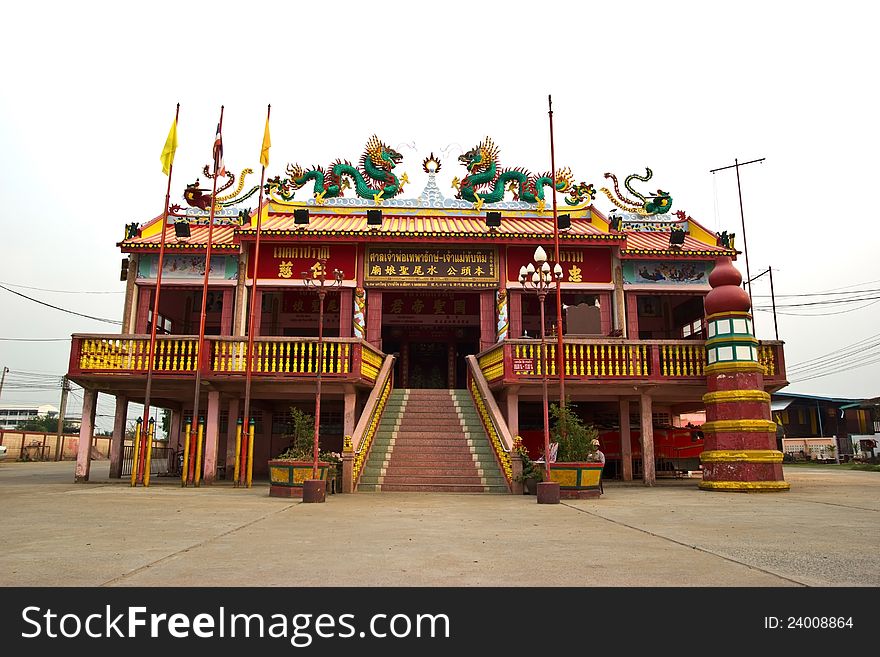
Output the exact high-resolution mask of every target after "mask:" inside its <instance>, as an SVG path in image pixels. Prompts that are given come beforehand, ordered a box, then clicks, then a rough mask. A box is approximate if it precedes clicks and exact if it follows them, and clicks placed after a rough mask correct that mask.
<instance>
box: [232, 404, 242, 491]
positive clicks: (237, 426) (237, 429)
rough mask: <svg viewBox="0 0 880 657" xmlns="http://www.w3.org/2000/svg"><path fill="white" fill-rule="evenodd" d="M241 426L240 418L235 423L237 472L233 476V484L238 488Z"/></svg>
mask: <svg viewBox="0 0 880 657" xmlns="http://www.w3.org/2000/svg"><path fill="white" fill-rule="evenodd" d="M241 425H242V420H241V418H238V419H237V420H236V421H235V472H234V474H233V476H232V482H233V484H235V485H236V486H238V483H239V482H238V480H239V468H240V467H241Z"/></svg>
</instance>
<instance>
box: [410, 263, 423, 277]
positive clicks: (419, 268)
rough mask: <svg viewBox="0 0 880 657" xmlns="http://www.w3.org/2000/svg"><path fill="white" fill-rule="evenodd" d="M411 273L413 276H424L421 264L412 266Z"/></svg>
mask: <svg viewBox="0 0 880 657" xmlns="http://www.w3.org/2000/svg"><path fill="white" fill-rule="evenodd" d="M413 275H414V276H424V275H425V274H424V272H423V271H422V266H421V265H416V266H415V267H413Z"/></svg>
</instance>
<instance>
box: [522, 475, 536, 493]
mask: <svg viewBox="0 0 880 657" xmlns="http://www.w3.org/2000/svg"><path fill="white" fill-rule="evenodd" d="M537 493H538V480H537V479H531V478H530V479H523V495H537Z"/></svg>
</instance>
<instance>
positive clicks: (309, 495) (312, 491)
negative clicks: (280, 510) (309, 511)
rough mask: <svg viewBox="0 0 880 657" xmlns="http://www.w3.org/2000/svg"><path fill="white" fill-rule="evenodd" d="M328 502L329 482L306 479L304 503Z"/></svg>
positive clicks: (304, 483)
mask: <svg viewBox="0 0 880 657" xmlns="http://www.w3.org/2000/svg"><path fill="white" fill-rule="evenodd" d="M326 501H327V482H326V481H324V480H323V479H306V480H305V481H304V482H303V502H311V503H320V502H326Z"/></svg>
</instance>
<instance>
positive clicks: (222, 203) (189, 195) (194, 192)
mask: <svg viewBox="0 0 880 657" xmlns="http://www.w3.org/2000/svg"><path fill="white" fill-rule="evenodd" d="M253 172H254V170H253V169H243V170H242V172H241V177H240V178H239V179H238V186H237V187H236V188H235V190H234V191H233V192H232V193H230V194H227V195H226V196H216V201H215V203H214V207H216V208H226V207H229V206H230V205H236V204H237V203H241V202H242V201H244V200H246V199H248V198H250V197H251V196H253V195H254V194H256V192H257V190H258V189H259V188H260V186H259V185H254V186H253V187H251V188H250V190H248V192H247V193H246V194H244V195H241V192H242V191H243V190H244V179H245V177H246V176H247V175H248V174H251V173H253ZM202 173H204V174H205V176H207V177H208V178H212V175H211V172H210V170H209V168H208V165H207V164H206V165H205V168H204V169H203V170H202ZM235 180H236V176H235V174H234V173H232V172H231V171H227V172H226V182H225V183H223V185H222V186H221V187H218V188H217V194H219V193H220V192H223V191H226V190H227V189H229V188H230V187H232V186H233V185H234V184H235ZM212 198H214V197H213V196H212V195H211V191H210V190H208V189H202V188H200V187H199V179H198V178H196V181H195V182H194V183H189V184H187V186H186V189H184V190H183V200H184V201H186V204H187V205H189V206H190V207H193V208H197V209H199V210H206V211H207V210H209V209H210V208H211V199H212ZM179 207H180V206H172V209H174V208H179Z"/></svg>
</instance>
